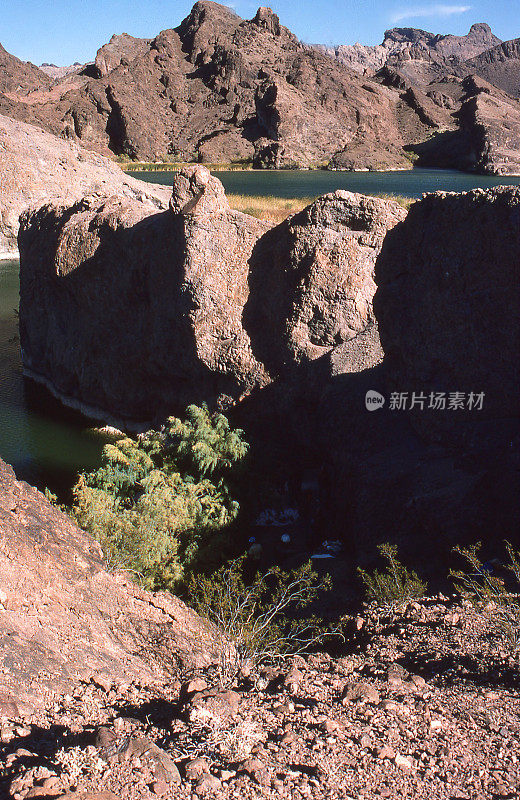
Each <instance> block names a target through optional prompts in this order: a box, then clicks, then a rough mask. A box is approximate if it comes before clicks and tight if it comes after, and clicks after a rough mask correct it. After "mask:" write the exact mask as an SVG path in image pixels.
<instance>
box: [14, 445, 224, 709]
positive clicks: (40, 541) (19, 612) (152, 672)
mask: <svg viewBox="0 0 520 800" xmlns="http://www.w3.org/2000/svg"><path fill="white" fill-rule="evenodd" d="M216 641H217V639H216V637H215V630H214V629H213V627H212V626H211V624H210V623H208V622H207V621H204V620H202V619H201V618H200V617H198V616H197V614H195V612H193V611H192V610H191V609H189V608H187V606H185V605H184V603H182V602H181V601H180V600H178V599H177V598H176V597H174V596H173V595H170V594H168V593H166V592H159V593H154V594H152V593H151V592H146V591H143V590H141V589H140V588H139V587H138V586H137V585H136V584H134V583H133V582H132V581H130V580H129V578H128V576H127V575H125V574H124V573H121V572H108V571H107V569H106V568H105V566H104V561H103V557H102V552H101V548H100V546H99V544H98V543H97V542H96V541H95V540H94V539H92V537H91V536H89V535H87V534H86V533H84V532H83V531H81V530H80V529H79V528H78V527H77V526H76V525H74V524H73V522H72V521H71V520H70V518H69V517H67V516H66V515H65V514H63V513H62V512H61V511H58V510H57V509H56V508H55V507H54V506H52V505H51V504H50V503H49V502H48V501H47V500H46V498H45V497H44V496H43V495H42V494H41V493H40V492H38V491H37V490H36V489H33V488H32V487H30V486H28V485H27V484H26V483H23V482H19V481H17V480H16V478H15V475H14V473H13V471H12V469H11V468H10V467H9V466H7V465H6V464H4V462H3V461H0V663H1V664H2V670H1V674H0V717H1V716H2V714H3V713H8V712H6V706H8V707H9V708H11V712H10V714H9V715H10V716H16V715H17V713H18V711H19V712H21V711H22V710H23V708H24V707H25V705H26V704H30V705H32V706H40V705H49V704H52V702H53V701H54V702H55V701H56V699H58V698H59V697H60V696H62V695H63V694H64V693H66V692H67V691H70V688H71V687H72V686H74V685H75V684H77V682H78V680H80V679H81V680H84V681H87V682H88V681H89V680H91V679H92V677H94V679H95V680H103V681H104V682H105V684H108V685H110V684H111V683H112V682H114V683H120V682H130V681H132V680H135V681H139V682H140V683H146V682H150V683H153V682H158V683H161V682H162V683H165V682H167V681H168V678H169V677H170V676H171V674H172V673H173V672H175V670H176V669H178V668H179V667H180V668H184V669H192V668H194V667H202V666H205V665H207V664H211V663H212V662H214V661H215V660H216V659H217V658H218V652H217V651H216V650H215V642H216ZM99 675H102V676H103V677H96V676H99Z"/></svg>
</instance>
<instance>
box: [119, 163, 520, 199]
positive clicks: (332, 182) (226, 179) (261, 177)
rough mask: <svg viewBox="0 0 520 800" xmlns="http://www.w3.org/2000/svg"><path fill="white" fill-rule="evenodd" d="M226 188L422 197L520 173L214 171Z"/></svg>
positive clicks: (168, 179) (147, 176) (163, 176)
mask: <svg viewBox="0 0 520 800" xmlns="http://www.w3.org/2000/svg"><path fill="white" fill-rule="evenodd" d="M132 175H133V176H134V177H135V178H140V179H141V180H143V181H147V182H149V183H162V184H164V185H167V186H168V185H171V183H172V181H173V176H174V175H175V173H174V172H133V173H132ZM215 175H216V176H217V177H218V178H219V180H221V181H222V183H223V184H224V188H225V190H226V192H229V193H231V194H245V195H250V196H254V195H273V196H275V197H287V198H291V197H317V196H318V195H320V194H326V193H327V192H334V191H336V189H347V190H348V191H350V192H361V193H362V194H399V195H403V196H404V197H421V195H422V194H423V193H424V192H437V191H440V190H442V191H446V192H467V191H468V190H469V189H476V188H479V187H480V188H488V187H490V186H500V185H503V184H506V185H508V186H520V177H515V178H495V177H490V176H487V175H468V174H466V173H464V172H454V171H451V170H435V169H414V170H409V171H407V172H329V171H327V170H308V171H301V172H299V171H296V170H284V171H279V172H274V171H273V172H271V171H266V170H242V171H238V170H237V171H234V172H216V173H215Z"/></svg>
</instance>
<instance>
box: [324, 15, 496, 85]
mask: <svg viewBox="0 0 520 800" xmlns="http://www.w3.org/2000/svg"><path fill="white" fill-rule="evenodd" d="M500 44H501V41H500V39H498V38H497V37H496V36H495V35H494V34H493V32H492V30H491V28H490V27H489V25H486V23H483V22H481V23H477V24H475V25H472V26H471V28H470V31H469V33H468V34H466V36H453V35H451V34H448V35H445V36H443V35H441V34H434V33H429V32H428V31H423V30H420V29H418V28H392V29H391V30H388V31H386V32H385V36H384V39H383V42H382V44H380V45H375V46H369V45H362V44H359V43H356V44H354V45H338V46H336V47H327V46H326V45H311V46H312V47H313V48H316V49H318V50H320V51H321V52H324V53H327V54H328V55H331V56H333V57H334V58H336V59H337V60H338V61H339V62H340V63H341V64H345V65H346V66H348V67H350V68H351V69H354V70H356V72H361V73H362V74H366V73H367V71H368V72H377V70H379V69H381V67H384V66H385V65H386V64H388V63H395V62H399V61H414V60H417V61H422V60H427V61H432V60H433V61H437V62H442V61H444V60H446V61H452V62H459V61H467V60H468V59H471V58H474V57H475V56H478V55H480V54H481V53H483V52H484V51H486V50H490V49H491V48H493V47H496V46H498V45H500Z"/></svg>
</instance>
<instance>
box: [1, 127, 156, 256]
mask: <svg viewBox="0 0 520 800" xmlns="http://www.w3.org/2000/svg"><path fill="white" fill-rule="evenodd" d="M92 192H97V193H99V194H100V195H107V194H111V193H114V194H117V195H119V196H120V197H127V198H132V199H135V200H137V201H138V202H139V203H141V204H142V207H143V209H145V210H146V211H148V213H150V212H151V211H154V210H158V209H161V208H167V205H168V198H169V191H168V190H166V189H163V188H162V187H160V186H154V185H153V184H149V183H143V182H141V181H138V180H136V179H135V178H132V177H130V176H128V175H125V173H124V172H122V171H121V169H120V168H119V167H118V166H117V165H116V164H114V163H113V162H112V161H110V160H109V159H107V158H104V157H102V156H99V155H97V154H96V153H93V152H89V151H87V150H84V149H83V148H82V147H79V146H78V145H77V144H75V143H74V142H64V141H62V140H60V139H58V138H56V137H55V136H52V135H51V134H49V133H46V132H45V131H42V130H41V129H40V128H36V127H34V126H32V125H25V124H24V123H22V122H16V121H15V120H13V119H10V118H9V117H3V116H0V254H2V253H10V252H11V253H15V252H16V250H17V242H16V237H17V234H18V225H19V222H18V219H19V216H20V214H21V213H22V211H24V210H25V209H26V208H27V207H28V206H30V205H31V204H39V205H41V204H42V203H43V202H46V201H49V200H51V199H53V198H54V199H55V200H56V201H60V202H62V203H70V202H74V201H75V200H80V199H81V198H82V197H83V196H84V195H85V194H88V193H92Z"/></svg>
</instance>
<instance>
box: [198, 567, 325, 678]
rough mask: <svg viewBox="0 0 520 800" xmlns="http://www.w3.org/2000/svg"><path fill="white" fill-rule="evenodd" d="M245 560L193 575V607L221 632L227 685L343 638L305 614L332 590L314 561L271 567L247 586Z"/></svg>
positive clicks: (221, 665) (221, 674) (222, 673)
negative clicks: (256, 668)
mask: <svg viewBox="0 0 520 800" xmlns="http://www.w3.org/2000/svg"><path fill="white" fill-rule="evenodd" d="M245 562H246V557H245V556H242V557H241V558H239V559H236V560H235V561H233V562H231V564H230V565H229V566H224V567H222V568H221V569H219V570H218V571H217V572H216V573H214V574H213V575H211V576H204V575H196V576H193V577H192V579H191V582H190V584H189V586H188V589H189V594H190V604H191V605H192V606H193V607H194V608H195V610H196V611H198V613H199V614H201V615H203V616H205V617H206V618H207V619H209V620H211V621H212V622H213V623H215V625H216V626H217V628H218V630H219V631H220V632H221V633H220V634H219V645H221V646H222V649H221V652H222V656H221V659H220V663H219V665H218V668H219V678H220V680H221V682H222V683H224V684H225V683H229V682H231V681H232V680H233V679H234V678H235V677H236V675H237V674H238V672H239V671H240V670H243V669H244V668H245V667H247V668H253V667H254V666H255V665H257V664H258V663H260V662H266V661H275V660H277V659H279V658H283V657H284V656H286V655H296V654H303V653H305V652H308V651H309V649H312V648H313V647H314V646H315V645H317V644H320V643H321V642H323V641H324V640H325V639H326V638H328V637H329V636H337V635H340V634H339V631H338V630H337V629H332V628H327V627H326V626H325V625H324V623H323V621H322V620H320V619H318V618H317V617H316V616H310V617H306V618H302V617H301V616H300V612H301V610H302V609H304V608H307V607H308V606H309V605H310V604H311V603H312V602H313V601H314V600H315V599H316V598H317V596H318V595H319V593H320V592H322V591H326V590H328V589H330V588H331V579H330V576H328V575H326V576H325V577H323V578H320V577H319V576H318V574H317V573H316V572H314V570H313V569H312V563H311V562H310V561H309V562H307V563H306V564H303V565H302V566H301V567H300V568H299V569H295V570H292V571H291V572H283V571H282V570H281V569H280V568H279V567H271V568H270V569H269V570H268V571H267V572H266V573H265V574H257V575H256V576H255V577H254V578H253V580H252V581H251V582H249V583H247V582H246V580H245V578H244V566H245ZM226 643H227V645H226Z"/></svg>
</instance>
